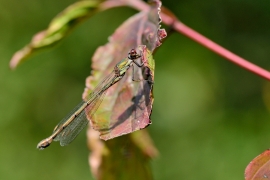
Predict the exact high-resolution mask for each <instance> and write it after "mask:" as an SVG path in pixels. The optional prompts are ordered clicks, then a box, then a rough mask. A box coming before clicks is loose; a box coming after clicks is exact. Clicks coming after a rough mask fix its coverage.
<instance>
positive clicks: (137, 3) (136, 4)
mask: <svg viewBox="0 0 270 180" xmlns="http://www.w3.org/2000/svg"><path fill="white" fill-rule="evenodd" d="M107 2H110V3H109V4H110V7H113V6H114V7H115V6H123V5H127V6H130V7H132V8H134V9H137V10H139V11H147V10H148V9H149V8H150V7H149V6H148V5H147V4H146V3H144V2H143V1H141V0H119V1H115V2H117V3H115V4H114V3H113V1H107ZM105 3H106V2H105ZM105 3H104V4H105ZM113 4H114V5H113ZM160 16H161V18H162V22H163V23H164V24H166V25H168V26H170V27H171V28H173V29H174V30H175V31H176V32H179V33H181V34H184V35H185V36H187V37H189V38H191V39H193V40H194V41H196V42H198V43H199V44H201V45H203V46H204V47H206V48H208V49H210V50H211V51H213V52H215V53H217V54H218V55H220V56H222V57H224V58H226V59H227V60H229V61H231V62H233V63H235V64H236V65H238V66H240V67H242V68H244V69H246V70H248V71H250V72H252V73H254V74H256V75H259V76H261V77H263V78H265V79H267V80H270V72H269V71H267V70H265V69H263V68H261V67H259V66H257V65H255V64H253V63H251V62H249V61H247V60H245V59H244V58H241V57H240V56H237V55H236V54H234V53H232V52H230V51H229V50H227V49H225V48H223V47H222V46H220V45H218V44H217V43H215V42H213V41H211V40H209V39H208V38H206V37H204V36H203V35H201V34H199V33H198V32H196V31H194V30H193V29H191V28H189V27H188V26H186V25H185V24H183V23H182V22H180V21H179V20H178V19H176V18H175V17H173V16H170V15H168V14H165V13H163V12H161V13H160Z"/></svg>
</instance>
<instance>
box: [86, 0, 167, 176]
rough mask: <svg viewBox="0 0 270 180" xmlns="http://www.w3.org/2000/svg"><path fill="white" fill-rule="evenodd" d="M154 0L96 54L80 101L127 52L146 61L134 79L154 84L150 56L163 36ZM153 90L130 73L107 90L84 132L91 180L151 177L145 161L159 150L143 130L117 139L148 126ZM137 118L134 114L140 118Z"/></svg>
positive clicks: (153, 66)
mask: <svg viewBox="0 0 270 180" xmlns="http://www.w3.org/2000/svg"><path fill="white" fill-rule="evenodd" d="M155 2H156V4H153V6H152V8H151V9H150V11H145V12H140V13H138V14H137V15H134V16H133V17H131V18H130V19H128V20H127V21H126V22H124V23H123V24H122V25H121V26H120V27H119V28H118V29H117V30H116V31H115V32H114V34H113V35H112V36H111V37H110V38H109V42H108V43H107V44H106V45H105V46H102V47H99V48H98V49H97V50H96V52H95V54H94V56H93V59H92V72H91V76H89V77H88V78H87V79H86V88H85V91H84V94H83V97H86V96H87V95H89V93H91V90H92V89H93V88H94V87H96V85H97V84H98V83H99V82H100V81H101V80H102V79H103V78H104V77H106V76H107V75H108V74H109V73H110V72H111V71H112V70H113V68H114V66H115V64H117V63H118V62H119V61H120V60H121V59H123V58H125V57H127V53H128V52H129V51H130V49H132V48H137V52H138V53H139V52H141V53H142V57H143V58H142V60H143V61H144V62H145V64H144V65H145V67H144V68H143V69H141V68H136V69H135V76H136V77H137V78H140V79H147V80H150V81H154V68H155V61H154V59H153V57H152V53H153V51H154V50H155V48H156V47H158V46H159V45H161V42H160V41H161V40H162V38H164V37H165V36H166V32H165V30H160V29H159V26H160V25H159V23H160V18H159V8H160V5H161V4H160V2H159V1H155ZM142 44H144V45H146V46H142ZM152 86H153V85H152V84H149V83H148V81H146V80H144V81H140V82H133V81H132V69H130V70H129V71H128V72H127V73H126V75H125V77H123V79H122V80H120V81H119V82H118V83H117V84H115V85H113V86H112V87H110V88H109V89H108V90H107V94H106V97H105V98H104V100H103V103H102V104H101V105H100V107H99V109H98V110H97V112H96V113H95V116H94V117H93V118H92V119H90V122H91V123H90V125H92V126H89V128H88V131H87V136H88V145H89V149H91V150H92V152H91V155H90V157H89V164H90V166H91V170H92V173H93V175H94V177H95V178H96V179H102V180H106V179H108V180H114V179H115V180H126V179H141V180H149V179H153V177H152V174H151V170H150V164H149V160H150V158H154V157H156V156H157V154H158V151H157V150H156V148H155V146H154V144H153V142H152V140H151V138H150V136H149V135H148V133H147V131H146V130H145V129H144V130H141V131H136V132H134V133H132V134H128V135H126V136H121V135H123V134H127V133H131V132H132V131H135V130H139V129H141V128H144V127H146V126H147V125H148V124H149V123H150V122H151V121H150V115H151V111H152V105H153V100H154V99H153V93H152V90H153V87H152ZM137 106H140V108H138V107H137ZM86 112H87V111H86ZM136 115H139V119H138V117H137V118H136ZM134 117H135V118H134ZM138 120H139V122H138ZM92 128H94V129H96V130H98V131H99V132H98V131H95V130H93V129H92ZM99 136H100V137H101V138H102V139H106V140H108V139H111V138H114V137H117V136H121V137H118V138H115V139H111V140H110V141H106V142H105V141H101V140H100V139H99Z"/></svg>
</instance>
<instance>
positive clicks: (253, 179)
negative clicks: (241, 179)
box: [245, 149, 270, 180]
mask: <svg viewBox="0 0 270 180" xmlns="http://www.w3.org/2000/svg"><path fill="white" fill-rule="evenodd" d="M245 179H246V180H264V179H270V150H269V149H268V150H266V151H264V152H263V153H262V154H260V155H259V156H257V157H256V158H255V159H253V160H252V161H251V162H250V163H249V165H248V166H247V167H246V170H245Z"/></svg>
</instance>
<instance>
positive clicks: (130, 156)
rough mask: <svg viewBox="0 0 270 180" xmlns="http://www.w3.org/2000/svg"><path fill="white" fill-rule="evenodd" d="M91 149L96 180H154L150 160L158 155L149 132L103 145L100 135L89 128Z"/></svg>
mask: <svg viewBox="0 0 270 180" xmlns="http://www.w3.org/2000/svg"><path fill="white" fill-rule="evenodd" d="M87 136H88V147H89V149H92V153H91V156H90V158H89V164H90V166H91V171H92V174H93V175H94V177H95V178H96V179H102V180H107V179H108V180H126V179H141V180H144V179H145V180H150V179H153V177H152V173H151V168H150V164H149V158H153V157H156V156H157V154H158V152H157V150H156V148H155V147H154V145H153V143H152V140H151V138H150V137H149V134H148V133H147V131H146V130H141V131H137V132H135V133H132V134H130V135H128V136H121V137H118V138H116V139H113V140H110V141H101V140H100V139H99V133H98V132H97V131H94V130H93V129H91V127H90V126H89V129H88V131H87Z"/></svg>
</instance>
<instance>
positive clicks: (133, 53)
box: [128, 49, 138, 59]
mask: <svg viewBox="0 0 270 180" xmlns="http://www.w3.org/2000/svg"><path fill="white" fill-rule="evenodd" d="M128 54H129V57H130V59H136V58H138V57H137V52H136V50H135V49H131V50H130V52H129V53H128Z"/></svg>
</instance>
